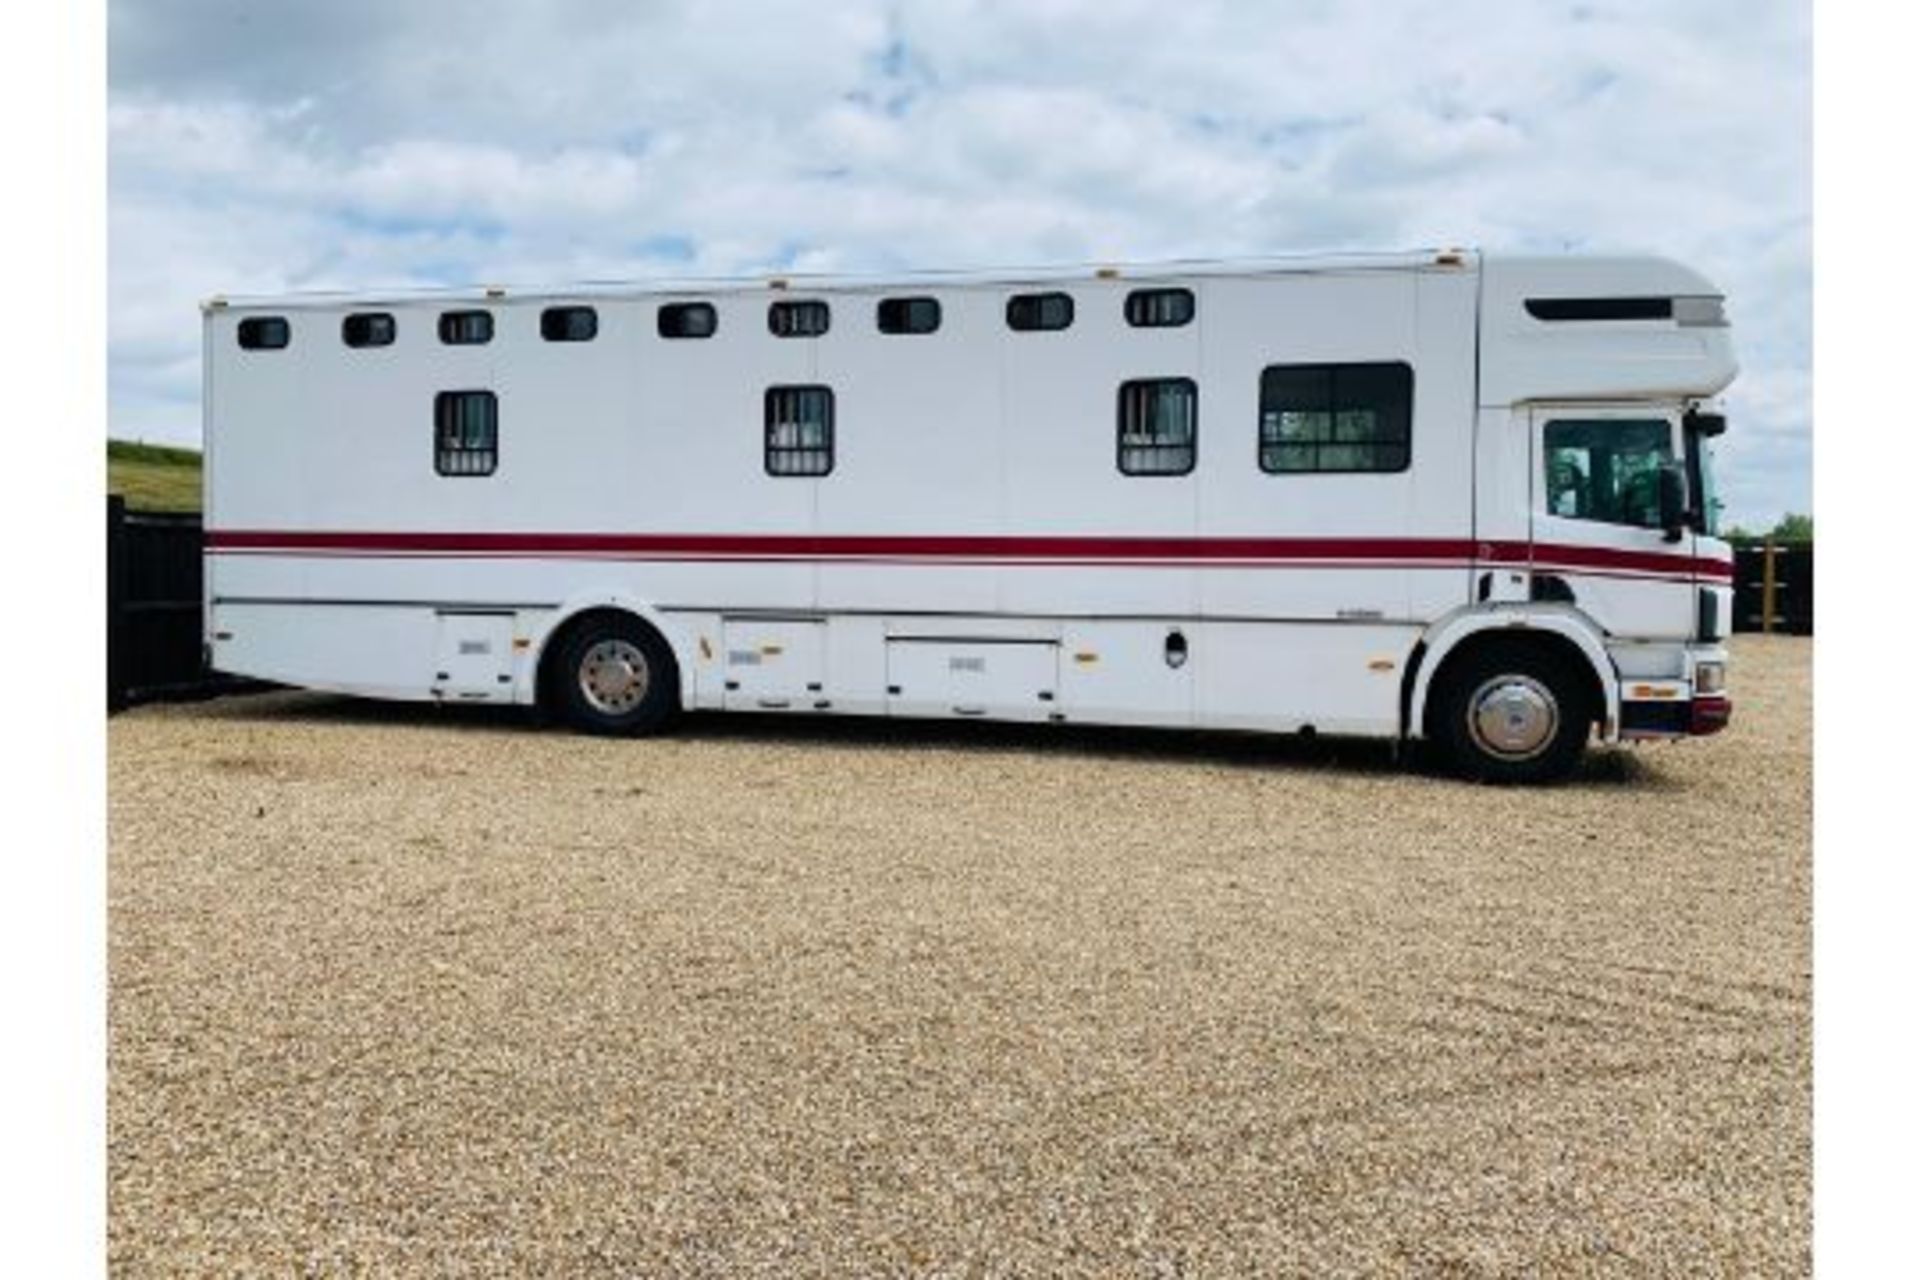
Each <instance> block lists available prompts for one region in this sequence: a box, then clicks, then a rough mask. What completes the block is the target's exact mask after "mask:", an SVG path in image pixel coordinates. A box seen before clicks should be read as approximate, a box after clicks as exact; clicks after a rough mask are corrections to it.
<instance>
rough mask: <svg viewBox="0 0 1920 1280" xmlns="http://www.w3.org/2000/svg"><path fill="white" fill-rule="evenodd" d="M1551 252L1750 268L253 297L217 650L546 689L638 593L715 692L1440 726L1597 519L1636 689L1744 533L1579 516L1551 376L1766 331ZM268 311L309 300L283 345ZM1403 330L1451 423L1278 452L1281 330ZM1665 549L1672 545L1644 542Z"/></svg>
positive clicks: (475, 690)
mask: <svg viewBox="0 0 1920 1280" xmlns="http://www.w3.org/2000/svg"><path fill="white" fill-rule="evenodd" d="M803 283H804V286H805V287H804V288H803V287H801V286H802V284H803ZM1142 287H1179V288H1185V289H1189V290H1191V291H1192V293H1193V295H1194V300H1195V311H1196V314H1195V318H1194V319H1193V321H1192V322H1191V323H1189V324H1185V325H1182V326H1179V327H1170V328H1135V327H1132V326H1130V325H1129V324H1128V323H1127V322H1126V320H1125V318H1124V307H1125V299H1126V296H1127V294H1128V293H1129V291H1131V290H1133V289H1136V288H1142ZM1041 290H1058V291H1061V292H1065V293H1068V294H1069V295H1071V296H1072V298H1073V300H1074V306H1075V317H1074V322H1073V324H1072V325H1071V326H1070V327H1069V328H1067V329H1064V330H1061V331H1056V332H1016V331H1013V330H1011V329H1010V328H1009V327H1008V324H1007V322H1006V306H1007V300H1008V298H1009V297H1011V296H1013V295H1015V294H1018V293H1024V292H1035V291H1041ZM1541 290H1545V291H1547V292H1548V293H1549V294H1554V293H1558V294H1566V293H1567V291H1568V290H1573V291H1575V292H1577V293H1598V294H1606V293H1612V292H1619V291H1623V290H1624V291H1625V292H1629V293H1649V292H1651V293H1659V294H1662V295H1685V296H1689V297H1691V296H1695V295H1706V294H1710V293H1711V288H1710V286H1707V285H1706V284H1705V282H1703V281H1700V280H1699V278H1698V277H1697V276H1694V275H1693V274H1692V273H1691V272H1688V271H1686V270H1685V269H1684V268H1680V267H1677V266H1674V265H1673V264H1671V263H1665V262H1662V261H1660V260H1658V259H1645V260H1597V261H1595V262H1589V263H1580V262H1578V261H1565V262H1563V261H1557V260H1550V261H1534V260H1512V261H1510V262H1502V261H1501V260H1498V259H1492V260H1489V261H1487V262H1486V263H1484V264H1483V263H1482V262H1481V261H1480V259H1479V258H1478V257H1477V256H1475V255H1471V254H1467V255H1458V254H1453V255H1440V256H1436V255H1431V254H1421V255H1401V256H1395V257H1388V258H1380V259H1331V258H1330V259H1321V260H1303V261H1301V262H1297V263H1256V264H1245V265H1241V266H1194V267H1180V266H1172V267H1164V268H1153V269H1140V270H1135V269H1128V270H1126V271H1122V272H1119V273H1113V274H1107V273H1102V274H1098V275H1096V274H1094V273H1091V272H1086V273H1051V274H1048V275H1044V276H1038V275H1029V276H1026V277H1022V278H1017V279H1014V278H1009V279H992V278H984V277H983V278H966V277H951V276H949V277H924V278H918V279H910V280H896V281H890V282H871V281H833V280H819V281H806V282H799V281H795V282H781V283H780V285H779V287H773V288H770V287H767V286H766V285H765V284H764V283H762V284H739V283H735V284H731V285H704V286H695V285H675V286H672V287H670V288H660V289H652V290H642V289H621V288H609V287H599V288H585V289H579V290H573V291H569V292H567V293H564V294H524V295H523V294H520V293H517V292H507V293H501V292H497V291H496V292H487V293H479V292H469V293H464V294H456V295H433V296H418V295H415V296H407V297H365V298H352V299H339V298H282V299H261V300H249V301H246V302H240V301H231V302H218V303H215V304H210V305H209V307H208V309H207V312H206V359H207V366H208V367H207V402H206V415H207V419H206V437H207V453H208V457H207V476H208V479H207V513H206V522H207V528H208V531H209V553H208V566H207V568H208V572H207V591H208V608H207V617H208V633H209V641H210V644H211V646H212V653H213V661H214V663H215V665H216V666H218V667H219V668H220V669H222V670H227V671H233V672H238V673H244V674H249V675H254V676H259V677H263V678H266V679H272V680H279V681H284V682H288V683H293V684H299V685H307V686H312V687H318V688H327V689H336V690H344V691H348V692H354V693H361V694H367V695H372V696H379V697H392V698H416V699H426V698H443V699H447V700H501V699H511V700H514V701H519V702H528V701H531V700H533V699H534V698H535V697H536V695H537V691H538V682H537V679H536V675H537V669H538V663H539V661H540V658H541V655H542V653H543V652H544V646H545V644H546V641H547V639H548V637H550V636H551V635H552V634H553V633H554V630H555V628H556V627H557V626H559V625H560V624H561V623H562V622H564V621H565V619H566V618H567V617H569V616H571V615H572V614H574V613H576V612H578V611H579V610H580V609H582V608H585V607H590V606H596V605H611V606H613V607H618V608H622V609H626V610H629V611H632V612H634V613H636V614H637V615H639V616H641V617H642V618H643V619H645V620H646V621H648V622H649V623H650V624H651V625H653V626H654V627H655V628H656V629H657V630H659V631H660V632H661V634H662V635H663V636H664V637H665V639H666V640H667V641H668V643H669V644H670V645H671V647H672V648H673V651H674V653H675V656H676V658H677V659H678V661H679V664H680V668H681V676H682V679H681V693H682V698H683V701H684V702H685V704H686V705H687V706H689V707H701V708H712V709H727V710H736V709H740V710H756V711H779V712H789V713H800V712H804V713H808V714H815V713H827V714H893V715H911V716H945V715H963V716H983V717H989V718H1002V719H1053V720H1068V721H1076V722H1080V721H1093V722H1102V723H1115V724H1138V725H1164V726H1187V725H1199V726H1211V727H1222V728H1238V729H1255V730H1283V731H1284V730H1294V729H1300V728H1303V727H1308V726H1311V727H1314V728H1317V729H1320V730H1323V731H1336V732H1350V733H1361V734H1375V735H1397V734H1401V733H1405V732H1412V733H1418V732H1419V727H1420V719H1419V708H1420V705H1421V699H1422V698H1424V690H1425V681H1424V678H1421V679H1416V676H1417V673H1416V672H1415V671H1413V670H1410V663H1412V662H1413V661H1414V659H1415V657H1416V655H1417V654H1418V655H1424V662H1425V664H1426V671H1427V674H1429V675H1430V674H1431V671H1432V669H1433V666H1434V665H1435V664H1436V663H1437V662H1438V661H1439V660H1440V659H1441V657H1442V656H1443V655H1444V652H1445V650H1446V648H1447V647H1449V646H1451V645H1452V644H1454V643H1457V642H1458V641H1459V640H1460V639H1461V638H1463V637H1466V636H1470V635H1472V634H1473V633H1474V632H1475V631H1477V630H1481V629H1484V628H1486V627H1490V626H1513V625H1515V618H1516V617H1517V616H1522V615H1517V614H1516V613H1515V612H1514V611H1513V610H1512V609H1511V608H1506V607H1507V606H1513V605H1516V604H1519V603H1524V602H1526V601H1527V600H1528V598H1529V594H1530V592H1531V590H1532V574H1533V571H1534V567H1535V563H1536V562H1541V563H1544V562H1546V561H1549V560H1552V559H1553V556H1554V555H1555V554H1562V555H1565V554H1572V553H1568V552H1566V551H1565V548H1564V547H1563V548H1562V549H1561V552H1559V553H1555V552H1554V551H1553V549H1552V546H1551V545H1550V544H1561V543H1571V544H1574V545H1575V550H1576V551H1578V550H1579V549H1580V548H1592V549H1593V551H1594V554H1595V555H1597V556H1598V557H1599V561H1597V562H1595V563H1594V564H1589V565H1587V567H1588V568H1589V569H1592V570H1593V572H1592V573H1591V575H1590V580H1589V579H1588V578H1583V579H1579V580H1577V581H1576V590H1579V591H1580V595H1579V600H1578V606H1577V607H1576V608H1574V609H1572V610H1570V611H1568V613H1567V616H1568V617H1571V618H1573V619H1575V621H1573V622H1568V621H1566V620H1565V618H1561V619H1560V620H1558V621H1556V622H1555V624H1554V625H1555V626H1558V627H1562V628H1565V627H1568V626H1578V627H1583V628H1585V629H1586V633H1587V634H1586V636H1585V639H1586V640H1587V642H1588V643H1587V644H1586V645H1585V647H1584V648H1583V650H1582V651H1583V652H1585V651H1587V650H1589V649H1590V650H1591V651H1592V652H1593V653H1595V654H1599V655H1603V656H1602V657H1600V658H1598V659H1596V675H1597V676H1598V677H1599V678H1600V679H1601V680H1602V682H1603V684H1605V686H1606V687H1607V688H1609V689H1611V688H1612V687H1613V683H1614V682H1615V681H1617V678H1618V674H1619V673H1618V670H1617V667H1616V666H1614V665H1612V664H1610V661H1609V660H1608V659H1607V658H1605V657H1604V655H1605V654H1607V653H1608V652H1610V648H1611V647H1612V646H1615V645H1617V644H1633V645H1640V644H1642V643H1653V644H1656V645H1666V646H1667V647H1669V648H1673V647H1674V646H1678V647H1679V648H1680V649H1684V648H1685V646H1686V644H1687V642H1688V636H1689V632H1688V624H1687V623H1686V621H1685V620H1686V619H1687V618H1688V617H1691V611H1692V609H1693V603H1692V601H1693V591H1694V578H1695V576H1696V572H1695V570H1696V566H1697V557H1700V556H1713V555H1716V554H1717V552H1715V551H1713V549H1712V548H1708V547H1704V546H1703V547H1701V548H1699V549H1695V548H1693V547H1692V546H1688V547H1687V548H1684V549H1678V550H1676V549H1675V548H1673V547H1671V546H1654V545H1652V544H1651V543H1649V542H1648V541H1647V539H1646V538H1645V537H1638V536H1634V537H1628V538H1627V539H1626V540H1625V541H1623V540H1622V538H1621V537H1619V536H1616V535H1617V534H1618V533H1619V531H1617V530H1613V531H1600V530H1595V529H1592V528H1573V527H1562V526H1566V525H1571V524H1572V523H1574V522H1560V524H1559V525H1556V523H1555V522H1554V521H1552V520H1550V519H1547V518H1545V517H1544V516H1543V513H1542V512H1541V511H1540V509H1539V507H1538V505H1537V500H1538V494H1537V489H1538V485H1537V483H1536V482H1535V473H1536V471H1537V467H1538V461H1537V457H1536V454H1537V429H1536V427H1535V425H1534V412H1533V409H1532V408H1531V406H1533V405H1536V404H1543V403H1564V402H1570V401H1573V402H1577V401H1582V400H1586V399H1592V398H1599V397H1604V398H1606V399H1607V400H1608V401H1610V402H1613V403H1619V402H1623V401H1629V402H1630V401H1634V400H1636V399H1640V398H1645V399H1649V400H1657V401H1659V403H1660V404H1661V405H1663V406H1665V407H1664V409H1663V410H1662V411H1663V412H1669V413H1672V414H1674V415H1677V414H1678V413H1679V411H1680V409H1681V407H1682V406H1683V405H1684V403H1686V402H1689V401H1691V400H1693V399H1697V398H1700V397H1705V396H1710V395H1712V394H1714V393H1716V392H1717V391H1718V390H1719V389H1720V387H1721V386H1724V385H1725V382H1726V381H1727V380H1728V379H1729V378H1730V377H1731V376H1732V362H1731V356H1730V354H1729V349H1728V347H1727V343H1726V330H1725V329H1724V328H1706V329H1701V328H1682V327H1678V326H1676V325H1674V324H1672V323H1670V322H1669V323H1667V324H1666V325H1664V326H1661V325H1660V324H1658V323H1657V322H1651V321H1648V322H1639V321H1636V322H1632V323H1631V325H1630V326H1629V328H1630V329H1631V332H1627V331H1625V330H1622V329H1619V328H1618V327H1614V328H1607V327H1606V326H1587V325H1578V324H1576V325H1551V324H1542V323H1540V322H1538V321H1535V320H1533V319H1531V318H1530V317H1528V316H1527V315H1526V314H1525V313H1524V312H1523V311H1522V309H1521V307H1522V302H1523V300H1524V299H1525V298H1526V297H1529V296H1534V295H1535V294H1537V293H1538V292H1539V291H1541ZM890 296H931V297H935V298H937V299H938V300H939V302H940V305H941V309H942V318H941V324H940V327H939V329H938V331H937V332H934V333H929V334H914V335H895V334H883V333H881V332H879V331H878V329H877V327H876V324H875V317H874V307H875V304H876V303H877V302H878V300H880V299H881V298H884V297H890ZM792 299H819V300H822V301H825V302H826V303H828V304H829V306H830V308H831V315H832V322H831V326H830V327H829V329H828V330H827V332H826V333H825V334H823V335H821V336H818V337H812V338H798V339H791V338H779V337H775V336H773V335H772V334H771V333H770V332H769V328H768V322H767V307H768V305H769V303H770V302H772V301H776V300H792ZM682 301H704V302H708V303H711V304H712V305H713V306H714V307H715V308H716V309H717V314H718V318H719V325H718V331H717V333H716V334H715V335H714V336H712V337H711V338H705V339H665V338H662V337H661V336H660V335H659V333H658V332H657V330H656V319H655V317H656V312H657V310H658V308H659V307H660V306H661V305H662V304H663V303H670V302H682ZM557 303H569V304H583V305H591V306H592V307H593V308H594V309H595V311H596V313H597V316H598V332H597V335H596V336H595V338H594V339H593V340H592V341H588V342H579V343H563V342H551V341H546V340H544V339H543V337H542V336H541V332H540V315H541V311H542V309H543V308H544V307H545V306H548V305H554V304H557ZM453 309H484V310H486V311H488V312H490V313H491V314H492V316H493V321H494V326H495V328H494V336H493V339H492V340H491V341H490V342H488V343H486V344H484V345H476V346H449V345H444V344H443V343H442V342H441V341H440V340H439V338H438V336H437V333H436V327H435V326H436V321H437V317H438V316H439V315H440V313H442V312H444V311H447V310H453ZM358 311H380V312H386V313H389V314H391V315H392V316H393V317H394V319H395V325H396V337H395V341H394V342H393V343H392V344H391V345H388V346H382V347H375V348H351V347H348V346H346V345H345V344H344V343H343V342H342V341H341V336H340V327H341V321H342V319H343V317H344V316H346V315H347V314H349V313H352V312H358ZM267 316H271V317H283V318H285V320H286V321H287V322H288V324H289V326H290V335H291V340H290V342H289V343H288V344H287V345H286V346H285V347H283V348H280V349H273V350H243V349H241V348H240V346H239V345H238V343H237V341H236V330H237V326H238V325H239V323H240V322H241V321H242V320H245V319H247V318H249V317H267ZM1590 329H1592V330H1599V331H1596V332H1588V330H1590ZM1365 362H1404V363H1405V364H1407V365H1408V366H1410V368H1411V369H1412V371H1413V392H1412V394H1413V408H1412V414H1413V416H1412V430H1411V437H1410V464H1409V465H1408V466H1407V467H1406V468H1405V469H1404V470H1400V471H1394V472H1381V473H1363V474H1337V473H1329V474H1270V473H1268V472H1265V471H1263V470H1262V469H1261V467H1260V465H1259V456H1260V455H1259V439H1258V432H1259V419H1260V397H1261V374H1262V370H1263V369H1265V368H1267V367H1268V366H1272V365H1290V364H1345V363H1365ZM1141 378H1186V379H1191V380H1192V381H1193V383H1194V384H1195V385H1196V387H1197V395H1198V418H1197V421H1198V429H1197V448H1196V461H1195V465H1194V467H1193V469H1192V470H1191V471H1190V472H1189V473H1187V474H1184V475H1154V476H1130V475H1125V474H1122V473H1121V471H1120V469H1119V467H1118V465H1117V461H1116V459H1117V440H1116V420H1115V419H1116V403H1117V401H1116V397H1117V395H1118V389H1119V387H1120V384H1121V383H1123V382H1125V381H1128V380H1131V379H1141ZM788 385H806V386H813V385H823V386H828V387H831V388H832V389H833V392H834V437H835V446H834V455H833V467H832V470H831V472H830V473H829V474H827V475H824V476H820V477H817V478H816V477H804V478H803V477H794V476H774V475H769V474H768V472H767V469H766V463H765V457H764V452H763V449H764V443H765V442H764V436H763V427H764V421H763V412H764V404H765V400H764V397H765V395H766V393H767V390H768V388H770V387H776V386H788ZM460 390H487V391H491V392H492V393H494V395H495V396H496V397H497V404H498V424H499V439H498V458H497V466H496V468H495V470H494V471H493V472H492V474H490V475H486V476H444V475H440V474H438V473H437V471H436V467H435V452H434V445H435V441H434V422H433V416H434V401H435V396H436V395H437V394H439V393H442V392H447V391H460ZM1622 548H1626V549H1628V550H1635V549H1637V550H1638V551H1639V552H1642V553H1644V562H1642V563H1641V564H1640V567H1639V569H1636V570H1634V571H1633V572H1631V573H1627V572H1622V573H1614V572H1609V571H1606V570H1605V563H1606V562H1607V557H1609V556H1611V555H1613V554H1614V552H1615V551H1618V550H1620V549H1622ZM1575 558H1576V559H1578V558H1579V557H1578V556H1577V555H1576V557H1575ZM1583 563H1584V562H1583ZM1596 566H1598V567H1596ZM1563 567H1564V566H1563ZM1636 575H1637V576H1636ZM1580 582H1585V583H1586V584H1587V586H1589V587H1590V588H1591V589H1590V590H1581V589H1580V587H1579V585H1578V584H1579V583H1580ZM1662 593H1664V594H1662ZM1503 609H1504V610H1505V611H1504V612H1503ZM1522 613H1523V614H1524V611H1522ZM1176 634H1177V635H1178V637H1179V643H1178V644H1177V645H1176V644H1173V643H1172V642H1171V641H1170V637H1173V636H1175V635H1176ZM1676 664H1677V666H1678V668H1679V669H1681V670H1685V669H1687V668H1686V661H1685V659H1684V657H1682V658H1678V659H1673V660H1672V661H1670V662H1668V663H1667V665H1676ZM1643 665H1644V664H1643ZM1654 665H1659V664H1658V663H1655V664H1654Z"/></svg>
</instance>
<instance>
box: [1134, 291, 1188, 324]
mask: <svg viewBox="0 0 1920 1280" xmlns="http://www.w3.org/2000/svg"><path fill="white" fill-rule="evenodd" d="M1126 310H1127V323H1128V324H1130V325H1132V326H1133V327H1134V328H1136V329H1177V328H1179V327H1180V326H1181V325H1184V324H1189V323H1191V322H1192V320H1193V290H1191V289H1135V290H1134V291H1133V292H1132V293H1129V294H1128V295H1127V308H1126Z"/></svg>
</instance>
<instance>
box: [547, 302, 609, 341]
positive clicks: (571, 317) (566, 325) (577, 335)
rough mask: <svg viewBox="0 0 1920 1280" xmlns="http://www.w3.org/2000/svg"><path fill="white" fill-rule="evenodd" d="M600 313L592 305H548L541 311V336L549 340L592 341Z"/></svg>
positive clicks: (598, 328) (597, 330)
mask: <svg viewBox="0 0 1920 1280" xmlns="http://www.w3.org/2000/svg"><path fill="white" fill-rule="evenodd" d="M599 332H600V314H599V313H598V312H597V311H595V310H594V309H593V308H592V307H548V308H547V309H546V310H545V311H542V312H541V313H540V336H541V337H543V338H545V339H546V340H547V341H548V342H592V341H593V338H594V335H595V334H597V333H599Z"/></svg>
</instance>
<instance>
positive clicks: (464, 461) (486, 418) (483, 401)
mask: <svg viewBox="0 0 1920 1280" xmlns="http://www.w3.org/2000/svg"><path fill="white" fill-rule="evenodd" d="M499 461H500V409H499V404H498V402H497V401H496V400H495V399H494V395H493V392H491V391H442V392H441V393H440V394H439V395H437V396H435V397H434V398H433V469H434V470H435V471H438V472H439V473H440V474H441V475H443V476H490V475H492V474H493V469H494V467H495V466H496V465H498V463H499Z"/></svg>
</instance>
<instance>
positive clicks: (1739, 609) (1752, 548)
mask: <svg viewBox="0 0 1920 1280" xmlns="http://www.w3.org/2000/svg"><path fill="white" fill-rule="evenodd" d="M1733 629H1734V630H1735V631H1773V632H1784V633H1785V634H1787V635H1795V636H1810V635H1812V634H1813V544H1812V543H1811V542H1791V543H1782V542H1762V543H1751V544H1746V545H1742V546H1737V547H1735V548H1734V549H1733Z"/></svg>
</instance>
